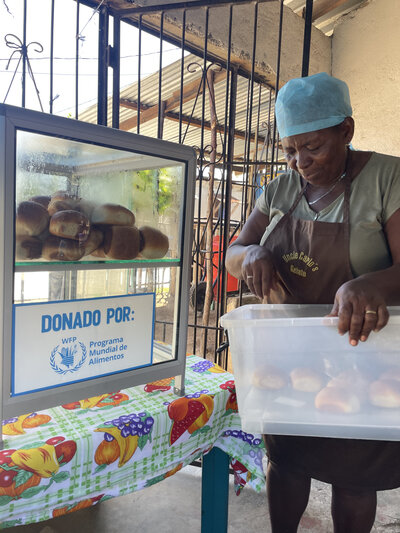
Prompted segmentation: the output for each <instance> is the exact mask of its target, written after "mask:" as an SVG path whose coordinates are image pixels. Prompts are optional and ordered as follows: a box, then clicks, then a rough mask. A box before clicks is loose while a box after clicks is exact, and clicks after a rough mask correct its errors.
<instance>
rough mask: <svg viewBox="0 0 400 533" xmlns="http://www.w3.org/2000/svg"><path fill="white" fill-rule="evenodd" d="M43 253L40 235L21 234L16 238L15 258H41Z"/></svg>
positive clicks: (19, 259) (18, 259) (20, 259)
mask: <svg viewBox="0 0 400 533" xmlns="http://www.w3.org/2000/svg"><path fill="white" fill-rule="evenodd" d="M41 255H42V241H41V240H40V239H39V238H38V237H32V236H30V235H19V236H17V237H16V239H15V259H16V260H17V261H26V260H27V259H39V257H40V256H41Z"/></svg>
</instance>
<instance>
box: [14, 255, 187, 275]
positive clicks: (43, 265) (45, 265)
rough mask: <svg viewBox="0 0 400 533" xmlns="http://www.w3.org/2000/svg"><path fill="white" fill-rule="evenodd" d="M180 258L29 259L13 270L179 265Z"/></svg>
mask: <svg viewBox="0 0 400 533" xmlns="http://www.w3.org/2000/svg"><path fill="white" fill-rule="evenodd" d="M181 265H182V261H181V260H180V259H168V258H163V259H133V260H131V261H84V260H81V261H57V262H51V261H45V262H44V261H37V262H35V261H29V262H16V263H15V269H14V270H15V272H57V271H60V270H61V271H64V270H100V269H101V270H104V269H117V268H118V269H121V268H157V267H179V266H181Z"/></svg>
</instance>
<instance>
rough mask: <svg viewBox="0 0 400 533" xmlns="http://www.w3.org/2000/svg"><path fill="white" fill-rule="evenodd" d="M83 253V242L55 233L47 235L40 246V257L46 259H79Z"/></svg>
mask: <svg viewBox="0 0 400 533" xmlns="http://www.w3.org/2000/svg"><path fill="white" fill-rule="evenodd" d="M84 253H85V246H84V244H83V243H80V242H79V241H74V240H72V239H62V238H60V237H56V236H55V235H49V237H47V239H46V240H45V241H44V243H43V248H42V257H43V258H44V259H46V260H47V261H79V259H81V258H82V257H83V254H84Z"/></svg>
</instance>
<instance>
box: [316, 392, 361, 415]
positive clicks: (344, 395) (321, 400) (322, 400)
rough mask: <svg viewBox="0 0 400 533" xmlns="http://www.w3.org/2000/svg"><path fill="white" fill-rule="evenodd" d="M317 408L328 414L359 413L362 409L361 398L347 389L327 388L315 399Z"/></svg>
mask: <svg viewBox="0 0 400 533" xmlns="http://www.w3.org/2000/svg"><path fill="white" fill-rule="evenodd" d="M315 407H316V408H317V409H319V410H320V411H326V412H328V413H344V414H353V413H358V412H359V411H360V409H361V401H360V398H359V396H358V395H357V394H356V393H355V392H353V391H352V390H351V389H348V388H345V387H333V386H331V387H325V388H323V389H321V390H320V391H319V393H318V394H317V395H316V397H315Z"/></svg>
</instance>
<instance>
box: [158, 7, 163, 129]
mask: <svg viewBox="0 0 400 533" xmlns="http://www.w3.org/2000/svg"><path fill="white" fill-rule="evenodd" d="M163 33H164V12H161V21H160V63H159V64H160V66H159V69H158V126H157V137H158V139H162V130H163V122H164V106H163V105H162V54H163Z"/></svg>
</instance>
